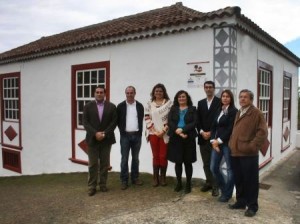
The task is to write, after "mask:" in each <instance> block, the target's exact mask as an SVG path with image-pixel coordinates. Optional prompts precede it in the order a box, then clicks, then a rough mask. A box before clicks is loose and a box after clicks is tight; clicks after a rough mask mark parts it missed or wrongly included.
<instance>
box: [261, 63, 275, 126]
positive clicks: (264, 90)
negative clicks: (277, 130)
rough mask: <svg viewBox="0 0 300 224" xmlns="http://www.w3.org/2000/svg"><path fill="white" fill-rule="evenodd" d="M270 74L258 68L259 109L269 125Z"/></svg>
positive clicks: (270, 120)
mask: <svg viewBox="0 0 300 224" xmlns="http://www.w3.org/2000/svg"><path fill="white" fill-rule="evenodd" d="M271 80H272V77H271V72H270V71H268V70H265V69H263V68H259V72H258V86H259V89H258V90H259V102H258V103H259V105H258V107H259V109H260V110H261V111H262V112H263V114H264V117H265V119H266V121H267V123H268V125H269V126H270V125H271V122H272V119H271V113H270V110H271Z"/></svg>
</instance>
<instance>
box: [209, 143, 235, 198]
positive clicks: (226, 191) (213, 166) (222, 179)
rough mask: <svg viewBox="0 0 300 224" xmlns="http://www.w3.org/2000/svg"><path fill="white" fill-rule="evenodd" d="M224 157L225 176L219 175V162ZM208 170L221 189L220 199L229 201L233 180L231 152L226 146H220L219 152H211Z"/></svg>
mask: <svg viewBox="0 0 300 224" xmlns="http://www.w3.org/2000/svg"><path fill="white" fill-rule="evenodd" d="M223 156H224V159H225V162H226V171H227V172H226V176H225V175H223V174H222V173H221V161H222V158H223ZM210 170H211V172H212V174H213V176H214V178H215V180H216V181H217V184H218V185H219V188H220V189H221V193H222V194H221V197H224V198H226V199H230V198H231V197H232V192H233V187H234V178H233V171H232V166H231V152H230V148H229V147H228V146H227V145H220V152H219V153H218V152H216V150H212V153H211V162H210Z"/></svg>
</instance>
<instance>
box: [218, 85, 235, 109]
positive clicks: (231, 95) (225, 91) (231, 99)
mask: <svg viewBox="0 0 300 224" xmlns="http://www.w3.org/2000/svg"><path fill="white" fill-rule="evenodd" d="M224 93H227V94H228V95H229V97H230V104H229V107H235V106H234V96H233V93H232V92H231V91H230V90H229V89H224V90H223V91H222V93H221V97H220V98H221V107H222V105H223V104H222V96H223V94H224Z"/></svg>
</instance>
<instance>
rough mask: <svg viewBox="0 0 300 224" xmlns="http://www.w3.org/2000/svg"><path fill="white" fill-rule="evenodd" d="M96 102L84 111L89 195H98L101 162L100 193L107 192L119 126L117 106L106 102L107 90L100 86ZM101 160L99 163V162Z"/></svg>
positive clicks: (97, 88) (96, 90)
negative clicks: (113, 146)
mask: <svg viewBox="0 0 300 224" xmlns="http://www.w3.org/2000/svg"><path fill="white" fill-rule="evenodd" d="M94 95H95V100H94V101H91V102H89V103H87V104H86V105H85V106H84V110H83V126H84V128H85V130H86V142H87V144H88V158H89V176H88V195H89V196H93V195H95V194H96V186H97V179H98V171H99V161H100V175H99V176H100V182H99V185H100V191H102V192H106V191H107V190H108V189H107V187H106V181H107V174H108V167H109V166H110V162H109V161H110V149H111V145H112V144H114V143H116V139H115V134H114V130H115V128H116V126H117V109H116V106H115V105H114V104H112V103H110V102H108V101H106V100H105V88H104V87H101V86H98V87H96V89H95V92H94ZM98 160H99V161H98Z"/></svg>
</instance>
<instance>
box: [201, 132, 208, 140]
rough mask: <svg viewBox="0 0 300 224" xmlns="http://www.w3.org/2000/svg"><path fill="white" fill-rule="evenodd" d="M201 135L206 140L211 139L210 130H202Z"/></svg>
mask: <svg viewBox="0 0 300 224" xmlns="http://www.w3.org/2000/svg"><path fill="white" fill-rule="evenodd" d="M201 135H202V137H203V138H204V139H205V140H209V139H210V131H203V132H201Z"/></svg>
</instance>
